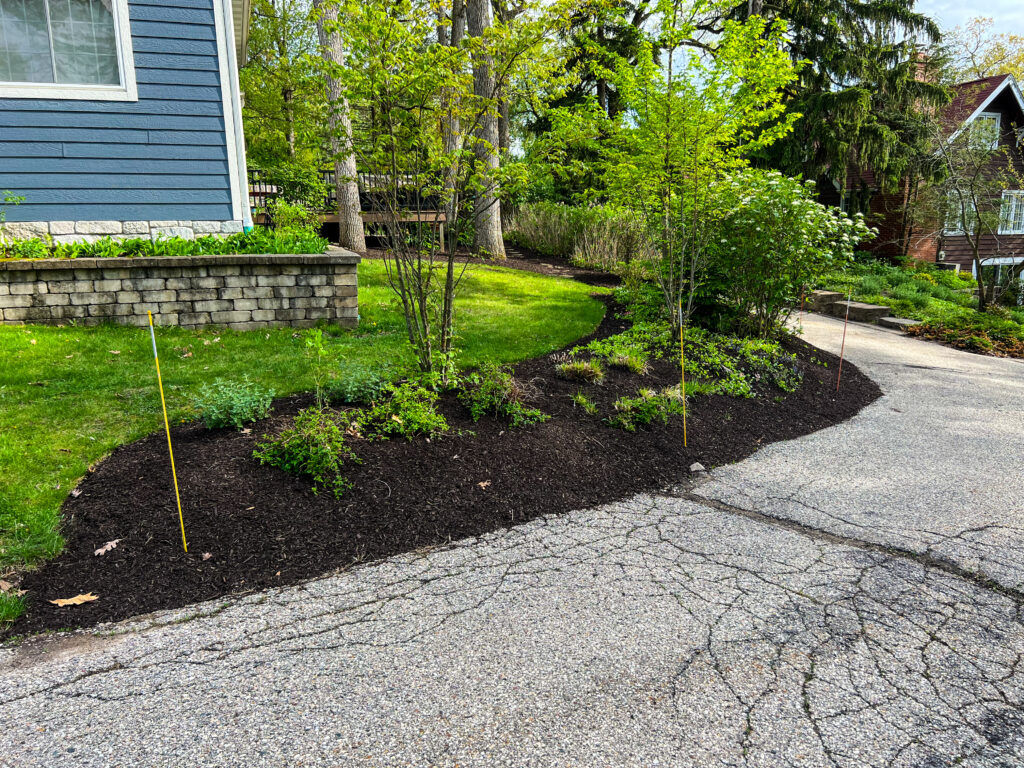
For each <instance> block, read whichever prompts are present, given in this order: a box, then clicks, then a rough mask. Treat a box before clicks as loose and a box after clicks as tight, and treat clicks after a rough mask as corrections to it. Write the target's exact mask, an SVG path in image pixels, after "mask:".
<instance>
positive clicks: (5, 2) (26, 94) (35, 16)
mask: <svg viewBox="0 0 1024 768" xmlns="http://www.w3.org/2000/svg"><path fill="white" fill-rule="evenodd" d="M0 98H35V99H47V98H51V99H106V100H116V101H134V100H136V99H137V98H138V96H137V89H136V84H135V68H134V63H133V61H132V43H131V31H130V28H129V24H128V2H127V0H0Z"/></svg>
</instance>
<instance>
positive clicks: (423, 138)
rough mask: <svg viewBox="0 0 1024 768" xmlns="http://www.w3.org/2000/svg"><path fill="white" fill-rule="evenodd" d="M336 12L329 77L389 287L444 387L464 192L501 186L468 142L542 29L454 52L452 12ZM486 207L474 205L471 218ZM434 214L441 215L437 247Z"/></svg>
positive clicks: (459, 268) (381, 2)
mask: <svg viewBox="0 0 1024 768" xmlns="http://www.w3.org/2000/svg"><path fill="white" fill-rule="evenodd" d="M327 1H328V0H325V2H327ZM335 7H336V9H337V15H336V16H335V17H334V19H335V20H334V21H333V22H331V23H330V24H329V25H326V29H327V31H330V32H333V33H335V34H337V35H338V37H339V38H340V43H341V46H342V48H343V49H344V50H345V52H346V56H345V59H344V61H343V62H337V63H334V64H333V65H332V68H331V72H330V74H331V75H332V77H333V78H334V79H335V81H336V82H338V83H339V84H342V86H343V90H342V91H341V92H340V94H339V95H340V97H341V98H344V99H345V100H346V102H347V103H349V104H354V105H357V107H358V109H359V111H360V116H361V120H360V124H359V131H358V134H357V136H356V137H355V140H354V142H352V144H351V146H352V150H353V152H354V154H355V156H356V158H357V160H358V164H359V167H360V168H361V169H362V170H364V171H365V172H366V175H367V177H368V178H369V179H370V180H371V181H372V185H371V194H372V196H373V197H374V201H375V204H376V207H377V208H378V209H379V211H380V213H381V217H382V219H383V226H384V229H385V231H386V234H387V241H388V247H387V249H386V251H385V260H384V263H385V267H386V269H387V274H388V281H389V284H390V286H391V288H392V289H393V290H394V292H395V294H396V295H397V296H398V298H399V301H400V302H401V304H402V308H403V313H404V316H405V323H406V332H407V336H408V339H409V343H410V345H411V346H412V349H413V352H414V353H415V356H416V360H417V362H418V365H419V368H420V370H421V371H422V372H424V373H430V374H435V375H437V376H438V378H439V380H440V381H441V383H445V382H446V381H447V380H448V378H449V376H450V375H451V373H452V372H453V371H454V364H455V354H456V350H455V348H454V341H455V319H456V318H455V301H456V296H457V293H458V289H459V285H460V282H461V280H462V277H463V276H464V274H465V271H466V269H467V265H468V264H467V262H465V261H462V262H460V261H457V260H456V250H457V248H458V244H459V239H460V237H459V236H460V228H461V226H462V224H463V222H464V219H465V217H464V216H462V215H461V213H462V208H463V195H464V194H476V195H477V198H478V199H479V192H478V190H487V189H488V188H490V189H492V190H493V189H495V188H496V185H497V183H498V182H499V181H500V179H499V178H498V173H497V171H498V169H497V168H496V167H495V166H494V165H491V164H483V163H480V162H478V161H477V158H476V154H475V145H476V144H477V143H478V142H479V141H480V139H478V138H477V137H478V136H479V135H480V132H481V126H482V125H483V124H484V122H485V121H487V120H491V123H492V126H493V119H494V91H495V89H497V88H499V87H500V86H501V85H502V84H504V83H507V82H508V79H509V77H510V76H511V75H512V74H514V72H515V68H516V67H518V66H522V65H524V64H525V62H528V61H529V53H530V51H531V50H532V49H533V48H534V47H536V46H537V45H539V44H540V42H541V41H542V40H543V31H542V30H540V29H538V30H536V31H533V32H531V33H530V34H524V35H517V36H515V37H512V38H508V37H506V36H505V35H503V31H502V30H500V29H499V30H496V31H494V32H492V33H489V34H486V35H485V34H478V35H476V36H473V37H469V38H466V39H464V40H463V41H462V43H463V44H462V45H459V46H456V45H452V44H451V42H452V38H453V37H455V38H456V39H457V37H458V29H457V25H458V24H459V21H458V18H459V14H458V12H455V13H454V14H453V13H452V12H451V11H446V12H442V13H440V14H439V13H438V8H437V6H436V5H433V4H430V3H428V2H424V1H423V0H399V1H398V2H393V0H336V3H335ZM468 15H469V16H470V18H471V14H468ZM475 24H476V23H475V22H474V25H475ZM439 26H440V27H441V29H440V34H438V32H439V30H438V27H439ZM473 28H474V27H470V29H471V30H472V29H473ZM480 29H483V27H480ZM495 49H497V50H500V52H501V58H500V60H501V61H502V66H501V67H500V68H495V69H493V70H492V69H490V67H488V70H489V71H488V78H489V81H490V83H491V86H490V90H489V91H487V92H486V93H482V94H479V95H478V90H479V89H480V88H479V83H478V82H477V78H475V77H474V68H476V69H477V71H478V72H479V68H478V67H477V63H478V62H479V61H481V60H482V59H483V58H484V57H485V56H486V55H490V54H493V52H494V50H495ZM492 135H493V134H492ZM484 141H486V140H484ZM488 143H489V142H488ZM491 146H492V147H493V146H494V145H493V144H492V145H491ZM486 210H487V208H486V207H485V206H482V205H480V204H479V202H478V203H477V205H476V206H475V214H480V213H482V212H486ZM441 211H446V212H450V215H449V217H448V222H447V224H448V236H447V237H446V238H445V242H444V245H443V246H442V244H441V240H440V238H439V237H438V236H437V228H436V225H437V223H438V218H439V213H440V212H441ZM478 228H479V225H478ZM498 237H499V242H500V229H499V230H498ZM492 253H493V252H492Z"/></svg>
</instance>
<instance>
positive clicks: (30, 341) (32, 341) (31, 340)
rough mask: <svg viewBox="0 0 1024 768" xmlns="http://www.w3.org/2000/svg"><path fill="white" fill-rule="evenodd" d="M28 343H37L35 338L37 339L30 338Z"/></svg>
mask: <svg viewBox="0 0 1024 768" xmlns="http://www.w3.org/2000/svg"><path fill="white" fill-rule="evenodd" d="M28 343H29V344H35V343H36V340H35V339H30V340H29V342H28Z"/></svg>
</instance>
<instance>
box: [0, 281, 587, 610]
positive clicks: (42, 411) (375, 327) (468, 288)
mask: <svg viewBox="0 0 1024 768" xmlns="http://www.w3.org/2000/svg"><path fill="white" fill-rule="evenodd" d="M594 291H595V289H594V288H592V287H591V286H587V285H583V284H581V283H576V282H572V281H569V280H560V279H556V278H550V277H544V276H541V275H536V274H533V273H529V272H519V271H513V270H507V269H497V268H489V267H487V268H485V267H476V268H474V269H473V270H472V271H471V272H470V273H469V274H468V275H467V277H466V279H465V285H464V288H463V289H462V293H461V301H460V303H459V304H458V305H457V317H456V323H457V331H458V333H459V340H458V346H459V347H460V348H461V349H462V351H463V353H462V356H461V357H460V362H461V364H462V365H463V366H473V365H476V364H478V363H480V362H482V361H484V360H493V361H497V362H502V361H512V360H518V359H523V358H527V357H533V356H536V355H541V354H544V353H546V352H550V351H552V350H554V349H557V348H559V347H562V346H564V345H566V344H569V343H570V342H572V341H574V340H575V339H577V338H579V337H581V336H583V335H585V334H587V333H590V332H591V331H592V330H593V329H594V327H595V326H596V325H597V323H598V322H599V321H600V319H601V317H602V315H603V312H604V307H603V305H602V304H601V303H600V302H598V301H596V300H594V299H591V298H589V294H591V293H593V292H594ZM359 302H360V313H361V324H360V326H359V328H358V329H357V330H355V331H331V332H330V333H329V335H327V339H328V344H329V347H330V350H331V351H332V353H334V354H335V355H336V357H337V360H338V366H339V370H343V369H344V367H345V365H347V364H352V363H357V362H358V363H362V364H364V365H366V364H368V365H383V364H388V365H390V366H392V367H393V369H394V370H396V371H401V370H403V369H406V368H408V367H409V366H410V365H411V364H412V356H411V354H410V353H409V351H408V349H407V346H408V345H407V342H406V339H405V336H404V323H403V322H402V319H401V314H400V311H399V310H398V309H397V306H396V304H395V302H394V299H393V294H392V293H391V291H390V289H389V288H388V287H387V285H386V283H385V281H384V269H383V265H382V264H381V262H379V261H364V262H363V263H362V264H361V265H360V267H359ZM157 341H158V344H159V345H160V360H161V368H162V373H163V379H164V386H165V390H166V394H167V401H168V402H167V405H168V408H169V411H170V414H171V417H172V419H173V420H174V421H180V420H183V419H188V418H190V417H191V415H192V412H191V409H190V405H189V403H190V400H191V397H192V395H193V393H194V392H195V391H196V389H197V388H198V387H199V386H200V385H201V384H203V383H204V382H207V381H210V380H212V379H215V378H218V377H223V378H241V377H242V376H243V375H248V376H249V377H250V378H252V379H254V380H256V381H259V382H260V383H262V384H265V385H268V386H271V387H273V388H274V390H275V391H276V393H277V394H278V395H286V394H289V393H293V392H297V391H302V390H307V389H309V388H311V386H312V384H311V381H310V377H309V372H308V366H307V363H306V360H305V358H304V356H303V349H304V345H303V342H302V340H301V338H299V336H298V334H296V332H295V331H293V330H291V329H273V330H267V331H250V332H237V331H226V330H225V331H214V330H202V331H188V330H182V329H179V328H163V329H159V330H158V339H157ZM160 425H161V417H160V400H159V395H158V393H157V390H156V379H155V374H154V370H153V356H152V349H151V346H150V342H149V331H148V329H144V328H126V327H120V326H101V327H92V328H80V327H64V328H57V327H48V326H0V577H2V575H3V572H4V570H8V569H10V568H18V567H24V566H26V565H31V564H32V563H34V562H37V561H39V560H41V559H44V558H50V557H53V556H55V555H56V554H57V553H58V552H59V551H60V549H61V546H62V541H61V536H60V505H61V503H62V502H63V500H64V498H65V497H66V496H67V494H68V492H69V491H70V490H71V489H72V488H74V486H75V484H76V483H77V482H78V480H79V479H80V478H81V477H82V476H83V475H84V474H85V473H86V471H87V468H88V467H89V466H90V465H91V464H93V463H94V462H96V461H98V460H99V459H101V458H102V457H103V456H105V455H106V454H107V453H109V452H110V451H111V450H112V449H113V448H114V447H116V446H118V445H121V444H123V443H127V442H130V441H132V440H135V439H137V438H139V437H141V436H143V435H145V434H147V433H149V432H152V431H153V430H155V429H158V428H159V427H160ZM2 603H3V600H2V598H0V620H2V619H3V614H4V606H3V605H2ZM8 607H10V606H8Z"/></svg>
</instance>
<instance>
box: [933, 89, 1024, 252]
mask: <svg viewBox="0 0 1024 768" xmlns="http://www.w3.org/2000/svg"><path fill="white" fill-rule="evenodd" d="M986 111H989V112H999V113H1000V114H1001V115H1002V119H1001V121H1000V127H1001V129H1002V136H1001V137H1000V144H1001V145H1002V146H1004V147H1005V148H1006V150H1007V152H1008V154H1009V160H1010V163H1011V164H1012V166H1013V172H1014V174H1015V175H1016V176H1017V177H1018V178H1024V152H1022V151H1021V147H1020V145H1018V144H1017V142H1016V139H1015V136H1014V130H1015V129H1017V128H1020V127H1021V126H1024V114H1022V113H1021V110H1020V108H1019V107H1018V105H1017V101H1016V99H1014V97H1013V94H1012V93H1011V92H1010V91H1009V89H1007V90H1005V91H1003V93H1001V94H1000V95H999V97H998V98H997V99H996V100H995V101H994V102H992V104H991V105H990V106H989V107H988V109H987V110H986ZM1006 162H1007V157H1006V155H1004V154H1000V155H996V156H995V157H994V158H993V161H992V167H993V170H994V171H999V172H1002V171H1005V168H1006ZM1022 185H1024V183H1022ZM942 250H943V251H944V253H945V259H944V260H945V261H946V262H947V263H949V264H959V265H960V267H961V269H965V270H967V271H968V272H970V271H971V268H972V266H973V264H974V255H973V251H972V249H971V244H970V243H969V242H968V241H967V238H966V237H963V236H962V235H946V236H945V237H944V238H943V240H942ZM978 252H979V254H980V255H981V258H982V259H986V258H995V257H1007V256H1010V257H1014V258H1021V257H1024V235H999V236H998V237H995V236H992V235H983V236H982V237H981V241H980V243H979V247H978Z"/></svg>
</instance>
